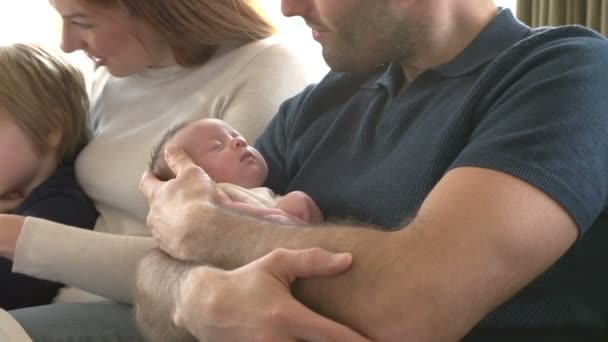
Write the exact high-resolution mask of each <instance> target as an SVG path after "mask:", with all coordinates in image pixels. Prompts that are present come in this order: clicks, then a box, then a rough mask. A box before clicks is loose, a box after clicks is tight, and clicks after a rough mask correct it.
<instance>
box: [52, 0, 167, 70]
mask: <svg viewBox="0 0 608 342" xmlns="http://www.w3.org/2000/svg"><path fill="white" fill-rule="evenodd" d="M49 2H50V4H51V5H52V6H53V7H54V8H55V10H56V11H57V12H58V13H59V15H60V16H61V18H62V20H63V26H62V36H61V49H62V50H63V51H65V52H67V53H69V52H73V51H78V50H82V51H84V52H85V53H86V54H87V55H88V56H89V58H91V59H92V60H93V62H94V63H95V65H96V67H100V66H105V67H106V68H107V69H108V72H110V74H112V75H114V76H117V77H125V76H129V75H131V74H134V73H138V72H140V71H142V70H144V69H145V68H148V67H162V66H168V65H173V64H175V59H174V58H173V55H172V53H171V49H170V47H169V45H168V44H167V43H166V42H164V41H163V40H162V39H160V36H159V35H158V34H157V33H156V32H154V31H153V30H152V29H150V27H149V25H147V24H145V23H144V22H143V21H141V20H135V19H134V18H133V17H132V16H130V15H129V13H128V12H127V10H126V9H125V8H123V7H122V6H119V5H117V6H115V7H108V8H106V7H102V6H99V5H95V4H94V1H90V2H89V1H82V0H50V1H49Z"/></svg>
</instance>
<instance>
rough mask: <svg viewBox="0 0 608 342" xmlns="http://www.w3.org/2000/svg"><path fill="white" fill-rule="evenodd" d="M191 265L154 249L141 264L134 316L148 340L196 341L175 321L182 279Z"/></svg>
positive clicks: (138, 273)
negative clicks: (174, 315)
mask: <svg viewBox="0 0 608 342" xmlns="http://www.w3.org/2000/svg"><path fill="white" fill-rule="evenodd" d="M191 268H192V266H191V265H190V264H187V263H184V262H180V261H177V260H174V259H171V258H170V257H169V256H168V255H166V254H165V253H163V252H161V251H159V250H153V251H152V252H150V254H148V255H147V256H146V257H145V258H144V259H142V261H141V262H140V264H139V267H138V271H137V278H136V279H137V280H136V287H135V292H136V293H135V296H136V306H135V316H136V320H137V324H138V326H139V328H140V330H141V332H142V334H143V335H144V336H145V337H146V339H147V340H149V341H196V339H195V338H194V337H193V336H192V335H191V334H190V333H189V332H188V331H186V330H185V329H182V328H180V327H177V326H176V325H175V324H174V322H173V313H174V312H175V305H176V296H177V291H179V286H180V284H181V280H182V279H183V277H184V276H185V273H187V272H188V271H189V270H190V269H191Z"/></svg>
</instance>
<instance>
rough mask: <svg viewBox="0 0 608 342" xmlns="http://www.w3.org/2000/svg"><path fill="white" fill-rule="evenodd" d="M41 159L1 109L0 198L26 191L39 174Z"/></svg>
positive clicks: (22, 133) (29, 141)
mask: <svg viewBox="0 0 608 342" xmlns="http://www.w3.org/2000/svg"><path fill="white" fill-rule="evenodd" d="M40 159H41V158H40V156H39V155H38V154H37V153H36V150H35V149H34V145H33V144H32V142H31V140H30V138H29V137H28V136H27V134H26V133H25V132H24V131H23V130H22V129H21V128H20V127H19V126H18V125H17V123H16V122H15V121H14V120H13V119H12V117H11V116H9V114H8V113H6V112H4V111H3V110H2V109H1V108H0V197H2V196H6V195H8V194H9V193H12V192H19V193H21V192H23V191H24V190H26V189H27V188H28V187H29V185H30V183H32V182H33V181H34V180H35V178H36V177H37V175H38V173H39V171H38V170H39V169H40V166H41V162H40ZM21 195H26V194H24V193H21Z"/></svg>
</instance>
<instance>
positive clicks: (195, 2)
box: [81, 0, 276, 67]
mask: <svg viewBox="0 0 608 342" xmlns="http://www.w3.org/2000/svg"><path fill="white" fill-rule="evenodd" d="M81 1H85V2H87V3H89V4H91V5H94V6H102V7H116V6H122V7H124V8H126V9H127V11H128V12H129V13H130V14H131V15H132V16H133V17H134V18H140V19H142V20H144V21H145V22H146V23H148V24H149V25H150V26H151V27H153V28H154V29H155V30H156V31H157V32H158V33H159V34H160V35H161V36H162V37H163V38H165V39H166V40H167V42H168V44H169V45H170V46H171V49H172V50H173V54H174V56H175V59H176V60H177V62H178V63H179V64H180V65H182V66H186V67H188V66H195V65H199V64H202V63H204V62H206V61H207V60H208V59H209V57H210V56H211V55H212V54H213V52H214V51H215V50H216V48H217V47H218V45H220V44H222V43H225V42H226V41H234V40H241V41H243V40H244V41H249V40H258V39H264V38H267V37H270V36H272V35H273V34H274V33H275V32H276V30H275V27H274V26H273V25H272V23H271V22H270V20H269V19H268V18H267V17H265V16H264V15H263V11H262V9H261V7H260V5H259V3H258V0H172V1H168V0H81Z"/></svg>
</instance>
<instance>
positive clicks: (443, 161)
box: [257, 10, 608, 341]
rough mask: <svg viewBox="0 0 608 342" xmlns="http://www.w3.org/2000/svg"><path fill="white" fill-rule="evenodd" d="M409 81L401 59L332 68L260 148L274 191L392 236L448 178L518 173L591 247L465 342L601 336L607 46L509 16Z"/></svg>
mask: <svg viewBox="0 0 608 342" xmlns="http://www.w3.org/2000/svg"><path fill="white" fill-rule="evenodd" d="M403 84H404V77H403V71H402V69H401V67H400V65H399V64H396V63H394V64H389V65H384V66H380V67H378V68H377V69H376V70H370V71H368V72H360V73H337V72H330V73H329V74H328V75H327V76H326V77H325V78H324V79H323V80H322V81H321V82H320V83H319V84H318V85H316V86H311V87H309V88H307V89H306V90H305V91H304V92H303V93H301V94H299V95H297V96H296V97H294V98H292V99H290V100H288V101H287V102H285V103H284V104H283V105H282V107H281V109H280V111H279V114H278V115H277V116H276V117H275V118H274V119H273V121H272V122H271V124H270V126H269V127H268V129H267V130H266V131H265V132H264V134H263V135H262V136H261V137H260V139H259V140H258V142H257V147H258V148H259V150H260V151H261V153H262V154H263V155H264V157H265V158H266V160H267V162H268V165H269V176H268V179H267V184H266V186H268V187H270V188H271V189H272V190H274V191H275V192H277V193H287V192H289V191H293V190H301V191H304V192H306V193H308V194H309V195H310V196H311V197H312V198H313V199H314V201H315V202H316V203H317V204H318V206H319V208H320V209H321V210H322V211H323V213H324V214H325V217H327V218H328V219H351V220H352V219H356V220H359V221H362V222H369V223H372V224H375V225H378V226H380V227H382V228H383V229H386V230H394V229H400V228H402V224H403V222H406V221H407V220H408V219H411V218H412V217H414V216H415V214H416V210H417V209H418V208H419V207H420V205H421V203H422V202H423V201H424V199H425V198H426V196H427V195H428V193H429V192H430V191H431V189H432V188H433V187H434V186H435V185H436V184H437V183H438V181H439V180H440V179H441V178H442V177H443V176H444V175H445V174H446V173H447V172H448V171H449V170H451V169H454V168H458V167H465V166H476V167H482V168H489V169H495V170H499V171H501V172H505V173H508V174H510V175H513V176H516V177H519V178H521V179H523V180H525V181H526V182H529V183H530V184H532V185H534V186H536V187H538V188H539V189H542V190H543V191H544V192H546V193H547V194H548V195H549V196H551V197H552V198H553V199H554V200H555V201H557V202H558V203H560V204H561V205H562V206H563V207H564V208H565V209H566V210H567V211H568V212H569V213H570V214H571V216H572V217H573V218H574V220H575V221H576V223H577V225H578V228H579V229H580V232H581V238H580V239H579V240H578V241H577V242H576V243H575V245H574V246H573V247H572V248H571V249H570V250H569V252H568V253H567V254H566V255H564V256H563V257H562V258H561V259H560V260H559V261H558V262H557V263H556V264H555V265H553V266H552V267H551V268H550V269H549V270H547V271H546V272H545V273H544V274H542V275H541V276H540V277H538V279H536V280H535V281H534V282H533V283H532V284H530V285H529V286H528V287H526V288H525V289H524V290H522V291H521V292H520V293H519V294H517V295H516V296H515V297H514V298H512V299H511V300H510V301H508V302H507V303H505V304H504V305H502V306H501V307H500V308H499V309H498V310H496V311H495V312H494V313H492V314H490V315H489V316H488V317H486V318H485V319H484V320H483V321H482V322H480V323H479V325H478V326H477V327H476V328H475V329H474V330H473V331H472V332H471V333H470V334H469V335H468V336H467V338H466V340H468V341H478V340H479V341H486V340H487V341H497V340H513V341H515V340H516V341H522V340H534V341H536V340H543V341H544V340H551V341H560V340H563V341H580V340H597V339H599V338H601V336H604V337H605V336H606V332H607V331H608V273H607V272H605V271H603V268H605V265H607V261H608V248H606V247H605V246H606V245H608V236H607V234H608V224H607V222H606V213H607V212H606V208H607V200H608V139H607V138H606V137H608V41H607V40H606V39H604V38H603V37H601V36H599V35H598V34H596V33H594V32H593V31H591V30H588V29H584V28H581V27H563V28H555V29H538V30H532V29H530V28H529V27H527V26H525V25H523V24H522V23H520V22H518V21H517V20H516V19H515V18H514V17H513V15H512V14H511V12H510V11H508V10H502V11H501V12H500V13H499V15H498V16H497V17H496V18H495V19H494V20H493V21H492V22H491V23H490V24H489V25H488V26H487V27H486V28H485V29H484V30H483V31H482V32H481V34H480V35H479V36H478V37H477V38H476V39H475V40H474V41H473V42H471V43H470V45H469V46H468V47H466V49H465V50H464V51H462V52H461V53H460V54H459V55H458V56H457V57H456V58H454V59H453V60H452V61H450V62H449V63H447V64H445V65H441V66H439V67H436V68H432V69H430V70H427V71H425V72H424V73H422V74H421V75H420V76H419V77H418V78H416V79H415V80H414V81H413V82H412V83H411V84H409V85H407V87H406V89H405V90H404V91H403V92H401V93H399V89H400V88H401V87H402V86H403ZM479 210H480V211H481V210H483V208H479ZM547 238H548V239H550V237H547ZM432 271H433V270H429V272H432ZM479 286H484V284H479ZM455 319H457V318H455Z"/></svg>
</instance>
